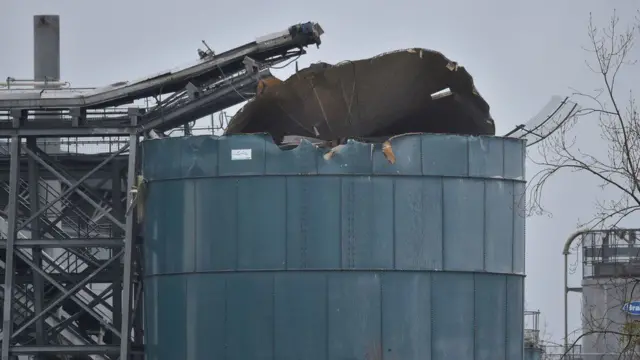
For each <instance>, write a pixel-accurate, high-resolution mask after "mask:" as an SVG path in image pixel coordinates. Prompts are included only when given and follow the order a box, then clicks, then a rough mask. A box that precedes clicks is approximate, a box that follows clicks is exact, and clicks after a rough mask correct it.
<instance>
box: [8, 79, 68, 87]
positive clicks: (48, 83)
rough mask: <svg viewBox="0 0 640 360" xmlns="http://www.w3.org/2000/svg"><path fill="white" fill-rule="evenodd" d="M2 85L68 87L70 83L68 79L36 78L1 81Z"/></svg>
mask: <svg viewBox="0 0 640 360" xmlns="http://www.w3.org/2000/svg"><path fill="white" fill-rule="evenodd" d="M0 86H2V87H11V86H16V87H23V86H41V87H49V86H51V87H66V86H69V83H68V82H66V81H35V80H12V81H8V82H0Z"/></svg>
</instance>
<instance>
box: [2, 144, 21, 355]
mask: <svg viewBox="0 0 640 360" xmlns="http://www.w3.org/2000/svg"><path fill="white" fill-rule="evenodd" d="M10 151H11V165H10V174H11V175H10V180H9V206H8V212H9V216H8V224H7V250H6V259H5V274H4V304H3V306H4V307H3V308H2V314H3V319H2V360H11V359H10V358H9V355H10V352H9V349H10V347H11V336H12V335H13V334H12V332H13V296H14V288H13V287H14V283H13V280H14V271H15V270H14V269H15V266H14V265H15V264H14V260H15V255H14V254H15V247H14V243H15V240H16V237H17V234H18V231H17V229H16V215H17V210H18V204H17V203H18V180H19V177H20V159H19V157H20V138H18V137H17V136H14V137H13V138H11V145H10Z"/></svg>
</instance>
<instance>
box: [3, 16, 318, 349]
mask: <svg viewBox="0 0 640 360" xmlns="http://www.w3.org/2000/svg"><path fill="white" fill-rule="evenodd" d="M59 25H60V22H59V18H58V17H57V16H48V15H45V16H35V17H34V35H35V36H34V53H35V57H36V58H35V61H34V64H35V65H34V79H27V80H24V79H19V78H8V79H7V81H6V83H4V84H2V85H4V88H0V137H2V138H5V139H8V141H7V142H5V143H4V145H3V146H4V150H3V152H2V153H3V155H2V156H1V157H0V161H1V162H2V163H3V165H2V166H0V169H1V170H0V176H1V177H2V180H3V181H4V182H5V183H4V185H3V189H4V191H5V193H4V195H2V197H3V199H2V200H3V202H2V203H3V204H5V205H3V206H4V208H3V211H2V220H0V223H1V224H2V227H3V230H5V231H3V235H4V234H6V238H4V239H2V242H1V245H2V252H1V253H0V257H1V260H2V263H1V265H2V270H3V271H2V276H3V277H4V286H3V291H2V299H3V311H2V336H1V341H2V346H1V349H2V350H1V351H2V353H1V357H2V360H9V359H12V358H13V357H14V356H22V355H37V357H36V358H37V359H49V358H55V359H60V356H67V357H66V359H86V358H87V356H91V358H93V359H108V358H111V359H115V358H121V359H130V358H136V356H137V355H140V356H141V355H142V351H143V350H142V339H143V334H142V319H143V316H142V312H141V309H142V304H141V299H142V295H141V294H142V293H141V291H142V281H141V276H142V265H143V264H142V257H141V255H140V254H141V248H140V243H141V242H140V233H139V231H138V227H137V226H136V222H135V212H134V211H132V209H133V207H134V205H135V202H136V198H137V188H136V169H137V149H138V142H139V140H140V138H141V136H142V135H144V134H151V135H152V136H153V130H159V131H164V130H167V129H171V128H175V127H181V126H185V125H186V128H187V130H186V131H187V132H188V131H189V130H188V129H189V127H188V124H190V123H191V122H192V121H193V120H196V119H198V118H201V117H202V116H203V115H207V114H211V113H214V112H216V111H219V110H222V109H224V108H226V107H229V106H231V105H234V104H237V103H239V102H242V101H244V100H245V99H246V98H249V97H251V96H252V95H251V94H252V93H254V92H255V86H256V84H257V81H258V80H259V79H260V77H261V76H262V75H264V74H268V71H269V66H272V65H273V64H277V63H279V62H282V61H284V60H286V59H290V58H292V57H296V56H300V55H301V54H303V53H304V50H303V48H304V47H306V46H308V45H311V44H315V45H319V44H320V35H321V34H322V29H321V28H320V26H319V25H317V24H314V23H306V24H300V25H294V26H292V27H290V28H288V29H286V30H285V31H282V32H279V33H275V34H272V35H268V36H265V37H262V38H259V39H257V40H256V41H253V42H250V43H247V44H246V45H243V46H241V47H238V48H236V49H232V50H229V51H226V52H223V53H220V54H215V53H214V52H213V51H212V50H211V49H208V50H207V51H200V59H199V60H198V61H197V62H196V63H194V64H193V65H192V66H188V67H185V68H182V69H179V70H175V71H168V72H165V73H161V74H157V75H153V76H149V77H147V78H144V79H142V80H139V81H135V82H122V83H116V84H112V85H110V86H107V87H103V88H97V89H74V88H73V87H70V86H68V84H65V83H64V82H63V81H61V79H60V61H59V58H60V46H59V45H60V38H59V35H60V26H59ZM167 94H169V95H167ZM163 95H164V96H163ZM148 97H154V102H153V104H154V105H153V106H151V107H148V108H147V107H145V106H135V105H131V104H132V103H134V102H135V101H136V100H139V99H144V98H148ZM61 138H62V139H63V140H59V139H61ZM86 138H89V139H90V141H89V143H95V142H96V138H97V139H98V140H97V141H98V142H101V143H102V144H100V146H101V147H102V148H103V149H104V148H106V150H102V152H101V153H97V152H96V150H95V148H96V145H95V144H94V146H93V147H94V148H93V149H92V150H89V151H88V152H91V153H83V151H82V150H79V151H78V150H76V151H73V150H71V151H69V150H70V149H77V148H82V144H83V143H84V141H83V140H82V139H86ZM44 139H48V143H46V144H45V143H44V141H45V140H44ZM60 143H62V145H60ZM78 144H80V145H78ZM60 146H62V148H63V150H60ZM86 147H89V148H91V145H88V146H85V148H86ZM45 150H46V151H45ZM65 150H66V151H65ZM85 151H86V150H85ZM138 358H141V357H138Z"/></svg>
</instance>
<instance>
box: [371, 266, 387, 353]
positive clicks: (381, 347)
mask: <svg viewBox="0 0 640 360" xmlns="http://www.w3.org/2000/svg"><path fill="white" fill-rule="evenodd" d="M384 275H385V273H384V272H378V276H379V279H380V332H379V333H378V337H379V340H380V342H379V344H378V349H374V350H373V354H374V356H375V354H377V353H378V351H379V352H380V360H383V359H384V314H385V311H384V291H383V287H384V277H385V276H384Z"/></svg>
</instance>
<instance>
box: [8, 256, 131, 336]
mask: <svg viewBox="0 0 640 360" xmlns="http://www.w3.org/2000/svg"><path fill="white" fill-rule="evenodd" d="M122 253H123V251H120V253H119V254H118V255H117V256H114V257H113V258H111V259H109V260H108V261H107V262H105V263H104V264H102V265H101V266H100V267H99V268H97V269H96V270H94V271H93V272H92V273H91V274H89V276H87V277H86V278H85V279H84V280H82V281H80V282H79V283H77V284H76V285H75V286H73V287H72V288H71V289H69V291H67V290H66V289H65V288H64V286H62V285H60V284H58V282H56V281H55V280H54V279H53V278H52V277H51V276H50V275H49V274H47V273H45V272H44V271H43V270H42V269H38V268H36V267H34V266H33V263H32V262H31V261H29V259H27V258H26V256H24V255H22V254H20V253H18V256H20V257H21V258H22V261H24V262H26V263H27V264H29V265H30V266H31V267H32V268H33V269H34V270H35V271H37V272H39V273H40V274H41V275H42V276H43V277H44V278H45V279H47V280H48V281H49V282H50V283H51V284H53V285H54V286H55V287H57V288H58V289H59V290H60V291H61V292H62V293H63V295H62V296H60V297H59V298H57V299H56V300H55V301H53V302H52V303H51V304H49V306H47V308H46V309H44V310H43V313H42V314H39V315H38V316H36V317H34V318H32V319H31V320H29V321H27V323H26V324H24V325H22V327H21V328H20V329H18V330H17V331H16V332H15V333H13V334H12V335H11V337H15V336H16V335H18V334H19V333H21V332H22V331H24V330H25V329H27V328H28V326H29V325H31V324H33V323H34V322H35V321H36V320H37V319H38V318H39V317H41V316H43V315H44V314H45V313H47V312H48V311H50V310H51V309H53V308H55V307H56V306H57V305H58V304H60V303H62V301H63V300H65V299H67V298H69V299H71V300H73V301H74V302H75V303H76V304H78V305H80V307H81V308H82V309H83V310H84V311H86V312H87V313H89V314H90V315H91V316H93V317H95V318H96V320H98V321H100V322H101V323H102V324H103V325H104V326H105V327H107V328H108V329H109V330H111V331H113V332H114V333H115V334H116V335H118V336H119V335H120V333H119V332H118V331H117V330H116V329H114V328H113V326H111V325H109V324H107V323H105V321H104V319H102V318H101V317H100V315H98V314H96V313H95V312H94V311H93V310H91V309H90V308H89V307H88V306H87V305H85V304H84V303H83V302H82V301H81V300H78V299H77V298H76V297H75V296H73V294H74V293H75V292H77V291H78V290H80V289H81V288H83V287H84V286H85V285H86V284H88V283H89V282H90V281H91V279H92V278H93V277H94V276H96V275H97V274H98V273H99V272H100V271H102V270H104V269H106V268H107V267H108V266H109V265H111V264H112V263H113V262H114V261H116V260H117V259H118V258H119V257H120V256H121V255H122ZM3 346H4V341H3Z"/></svg>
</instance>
